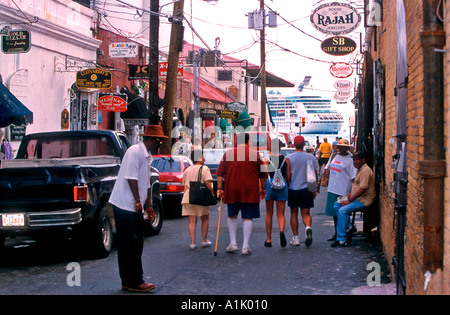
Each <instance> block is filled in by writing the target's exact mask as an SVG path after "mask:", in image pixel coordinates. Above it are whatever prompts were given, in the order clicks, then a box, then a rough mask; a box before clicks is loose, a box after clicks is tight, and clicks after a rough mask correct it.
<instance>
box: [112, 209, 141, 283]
mask: <svg viewBox="0 0 450 315" xmlns="http://www.w3.org/2000/svg"><path fill="white" fill-rule="evenodd" d="M113 210H114V220H115V221H116V230H117V238H118V240H117V256H118V262H119V275H120V279H121V280H122V286H127V287H131V288H136V287H138V286H139V285H141V284H142V283H143V282H144V279H143V270H142V250H143V248H144V217H143V214H137V213H135V212H131V211H127V210H123V209H120V208H117V207H116V206H113Z"/></svg>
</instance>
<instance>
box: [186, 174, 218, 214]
mask: <svg viewBox="0 0 450 315" xmlns="http://www.w3.org/2000/svg"><path fill="white" fill-rule="evenodd" d="M202 170H203V165H202V166H201V167H200V169H199V171H198V176H197V181H190V182H189V203H190V204H192V205H199V206H214V205H216V204H217V199H216V197H214V195H213V194H212V193H211V191H210V190H209V189H208V187H206V184H205V183H202V182H201V178H202Z"/></svg>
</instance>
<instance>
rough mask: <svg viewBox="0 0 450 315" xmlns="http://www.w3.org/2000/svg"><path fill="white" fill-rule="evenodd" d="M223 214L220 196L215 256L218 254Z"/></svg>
mask: <svg viewBox="0 0 450 315" xmlns="http://www.w3.org/2000/svg"><path fill="white" fill-rule="evenodd" d="M221 216H222V196H220V208H219V222H218V223H217V235H216V248H215V249H214V256H217V243H218V242H219V228H220V217H221Z"/></svg>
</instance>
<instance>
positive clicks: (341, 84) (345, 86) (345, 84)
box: [334, 80, 353, 91]
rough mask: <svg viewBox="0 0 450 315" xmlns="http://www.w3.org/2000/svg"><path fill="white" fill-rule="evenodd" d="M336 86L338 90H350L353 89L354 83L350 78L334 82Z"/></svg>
mask: <svg viewBox="0 0 450 315" xmlns="http://www.w3.org/2000/svg"><path fill="white" fill-rule="evenodd" d="M334 88H335V89H336V90H338V91H349V90H351V89H353V83H352V82H351V81H348V80H339V81H336V82H334Z"/></svg>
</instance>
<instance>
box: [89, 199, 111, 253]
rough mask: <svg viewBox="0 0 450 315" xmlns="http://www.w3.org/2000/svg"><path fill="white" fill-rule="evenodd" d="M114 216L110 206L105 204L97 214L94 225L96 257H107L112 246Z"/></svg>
mask: <svg viewBox="0 0 450 315" xmlns="http://www.w3.org/2000/svg"><path fill="white" fill-rule="evenodd" d="M113 228H114V214H113V211H112V208H111V205H110V204H108V203H106V204H104V205H103V206H102V207H101V208H100V211H98V212H97V216H96V219H95V224H94V231H93V232H94V233H93V234H94V235H93V241H94V244H93V245H94V253H95V255H96V256H98V257H101V258H104V257H108V255H109V253H110V252H111V249H112V246H113V236H114V230H113Z"/></svg>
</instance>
